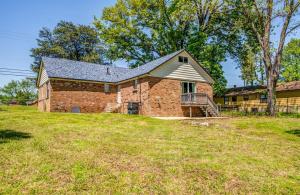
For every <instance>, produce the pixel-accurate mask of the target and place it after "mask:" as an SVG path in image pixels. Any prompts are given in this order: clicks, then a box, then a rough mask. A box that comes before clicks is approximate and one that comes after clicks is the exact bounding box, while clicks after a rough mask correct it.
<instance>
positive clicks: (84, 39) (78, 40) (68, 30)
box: [31, 21, 104, 72]
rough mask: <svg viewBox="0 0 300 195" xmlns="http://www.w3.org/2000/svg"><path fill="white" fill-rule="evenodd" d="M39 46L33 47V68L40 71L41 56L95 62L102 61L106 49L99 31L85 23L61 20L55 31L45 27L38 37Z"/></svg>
mask: <svg viewBox="0 0 300 195" xmlns="http://www.w3.org/2000/svg"><path fill="white" fill-rule="evenodd" d="M37 43H38V46H37V47H36V48H33V49H31V56H32V57H33V58H34V63H33V64H32V70H33V71H35V72H38V71H39V66H40V60H41V57H43V56H46V57H57V58H66V59H70V60H78V61H85V62H93V63H102V62H103V60H104V49H103V47H102V46H101V44H100V39H99V37H98V34H97V31H96V30H95V29H94V28H92V27H90V26H85V25H75V24H73V23H71V22H65V21H61V22H59V23H58V24H57V26H56V27H55V28H54V30H53V31H51V30H50V29H48V28H43V29H42V30H41V31H40V33H39V38H38V39H37Z"/></svg>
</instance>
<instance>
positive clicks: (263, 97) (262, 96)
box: [260, 94, 268, 103]
mask: <svg viewBox="0 0 300 195" xmlns="http://www.w3.org/2000/svg"><path fill="white" fill-rule="evenodd" d="M267 99H268V98H267V95H266V94H261V95H260V103H267Z"/></svg>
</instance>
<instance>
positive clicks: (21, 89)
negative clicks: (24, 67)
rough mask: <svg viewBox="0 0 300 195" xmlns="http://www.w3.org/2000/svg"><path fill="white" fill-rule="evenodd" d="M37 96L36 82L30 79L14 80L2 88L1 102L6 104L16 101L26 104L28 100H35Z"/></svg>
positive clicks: (0, 89)
mask: <svg viewBox="0 0 300 195" xmlns="http://www.w3.org/2000/svg"><path fill="white" fill-rule="evenodd" d="M36 97H37V94H36V87H35V83H34V81H33V80H30V79H24V80H21V81H14V80H13V81H11V82H10V83H8V84H7V85H5V86H4V87H2V88H0V102H1V103H4V104H8V103H10V102H11V101H16V102H17V103H19V104H22V105H25V104H26V102H28V101H32V100H35V99H36Z"/></svg>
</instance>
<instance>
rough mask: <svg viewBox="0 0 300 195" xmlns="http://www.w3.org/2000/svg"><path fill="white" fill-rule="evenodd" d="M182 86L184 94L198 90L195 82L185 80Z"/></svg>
mask: <svg viewBox="0 0 300 195" xmlns="http://www.w3.org/2000/svg"><path fill="white" fill-rule="evenodd" d="M181 88H182V90H181V92H182V94H186V93H195V92H196V89H195V83H194V82H188V81H184V82H182V83H181Z"/></svg>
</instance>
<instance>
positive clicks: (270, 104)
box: [267, 68, 277, 116]
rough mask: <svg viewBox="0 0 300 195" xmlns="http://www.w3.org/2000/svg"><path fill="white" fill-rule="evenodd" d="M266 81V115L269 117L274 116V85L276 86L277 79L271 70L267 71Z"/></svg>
mask: <svg viewBox="0 0 300 195" xmlns="http://www.w3.org/2000/svg"><path fill="white" fill-rule="evenodd" d="M267 71H268V72H267V74H268V77H267V78H268V79H267V94H268V99H267V113H268V114H269V115H270V116H275V115H276V85H277V79H276V78H277V77H276V76H275V75H274V72H273V70H272V68H269V69H268V70H267Z"/></svg>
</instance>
